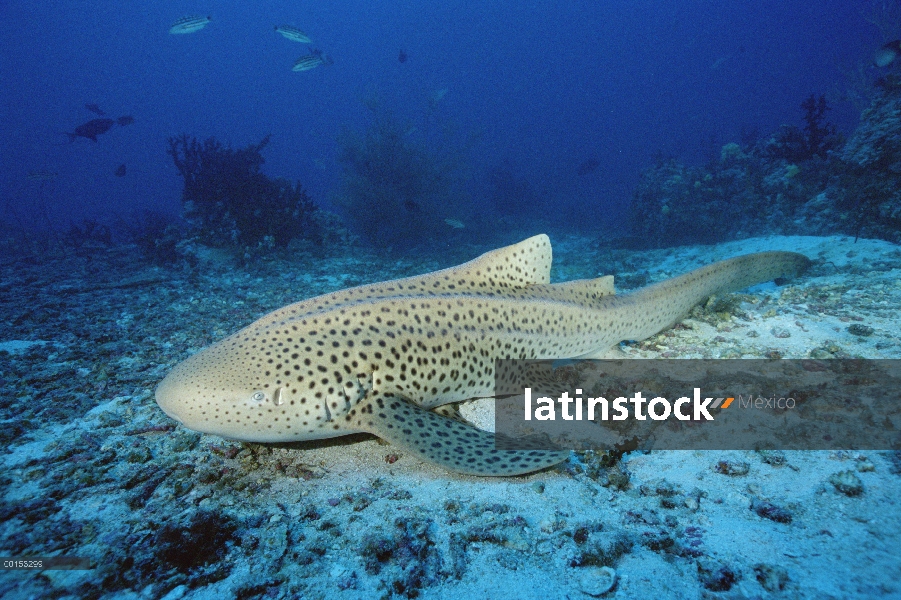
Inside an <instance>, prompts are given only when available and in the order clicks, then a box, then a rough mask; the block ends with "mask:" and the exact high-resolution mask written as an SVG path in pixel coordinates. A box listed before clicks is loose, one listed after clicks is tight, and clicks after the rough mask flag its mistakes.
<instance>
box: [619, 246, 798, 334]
mask: <svg viewBox="0 0 901 600" xmlns="http://www.w3.org/2000/svg"><path fill="white" fill-rule="evenodd" d="M810 264H811V261H810V259H809V258H807V257H806V256H804V255H803V254H798V253H797V252H758V253H756V254H745V255H743V256H736V257H735V258H730V259H727V260H721V261H719V262H715V263H713V264H711V265H707V266H706V267H701V268H700V269H695V270H694V271H690V272H688V273H686V274H684V275H680V276H679V277H674V278H672V279H667V280H666V281H662V282H660V283H657V284H654V285H651V286H648V287H646V288H643V289H641V290H638V291H637V292H635V293H633V294H629V295H627V296H622V297H621V299H622V300H623V301H624V302H623V303H624V305H628V304H632V303H636V304H638V303H640V304H642V305H643V307H644V309H643V311H642V313H641V314H640V315H636V316H635V318H634V319H633V320H632V321H631V322H630V327H631V329H630V330H628V331H624V332H623V333H624V334H625V335H626V337H625V338H624V339H632V340H643V339H645V338H647V337H649V336H651V335H654V334H655V333H657V332H659V331H661V330H663V329H665V328H667V327H669V326H670V325H672V324H673V323H676V322H677V321H678V320H679V319H681V318H683V317H684V316H685V315H686V314H688V311H689V310H691V308H692V307H693V306H695V305H696V304H698V303H699V302H701V301H702V300H704V299H705V298H708V297H709V296H712V295H714V294H725V293H729V292H736V291H738V290H741V289H744V288H746V287H749V286H752V285H757V284H759V283H765V282H767V281H774V280H782V279H790V278H793V277H796V276H798V275H800V274H801V273H803V272H804V271H806V270H807V268H808V267H809V266H810ZM654 300H656V301H654ZM624 308H627V306H624Z"/></svg>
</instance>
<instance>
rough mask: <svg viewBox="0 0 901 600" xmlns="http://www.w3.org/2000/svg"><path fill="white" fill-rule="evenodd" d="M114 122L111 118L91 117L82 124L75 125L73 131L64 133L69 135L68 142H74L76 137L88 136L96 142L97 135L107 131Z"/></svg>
mask: <svg viewBox="0 0 901 600" xmlns="http://www.w3.org/2000/svg"><path fill="white" fill-rule="evenodd" d="M114 124H115V121H113V120H112V119H91V120H90V121H88V122H87V123H85V124H84V125H79V126H78V127H76V128H75V131H74V132H72V133H66V135H67V136H69V141H70V142H74V141H75V138H77V137H83V138H88V139H89V140H91V141H92V142H96V141H97V136H98V135H100V134H101V133H106V132H107V131H109V128H110V127H112V126H113V125H114Z"/></svg>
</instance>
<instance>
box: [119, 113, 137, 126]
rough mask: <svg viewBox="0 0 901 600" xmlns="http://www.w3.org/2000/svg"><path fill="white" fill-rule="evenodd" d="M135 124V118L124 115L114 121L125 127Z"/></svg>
mask: <svg viewBox="0 0 901 600" xmlns="http://www.w3.org/2000/svg"><path fill="white" fill-rule="evenodd" d="M134 122H135V118H134V117H133V116H131V115H125V116H124V117H119V118H118V119H116V123H118V124H119V125H121V126H123V127H125V126H126V125H131V124H132V123H134Z"/></svg>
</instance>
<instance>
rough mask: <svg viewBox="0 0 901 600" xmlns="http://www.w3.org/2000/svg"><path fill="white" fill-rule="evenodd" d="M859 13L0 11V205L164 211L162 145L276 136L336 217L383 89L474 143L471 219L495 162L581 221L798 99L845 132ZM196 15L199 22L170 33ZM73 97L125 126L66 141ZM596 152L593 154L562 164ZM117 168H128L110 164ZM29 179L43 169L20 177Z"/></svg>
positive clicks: (331, 6)
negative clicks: (346, 166)
mask: <svg viewBox="0 0 901 600" xmlns="http://www.w3.org/2000/svg"><path fill="white" fill-rule="evenodd" d="M439 4H440V6H439ZM868 5H869V3H867V2H848V1H845V0H825V1H819V2H785V1H779V0H766V1H756V2H729V3H721V2H711V1H699V0H693V1H685V2H678V3H661V2H649V1H647V0H642V1H636V2H596V1H592V2H585V1H573V2H547V1H537V2H535V1H532V2H490V1H489V2H481V3H473V2H455V1H449V2H442V3H423V2H384V1H378V0H376V1H367V2H348V1H343V2H342V1H335V2H321V3H298V2H267V1H263V2H253V3H243V2H242V3H236V2H220V1H208V2H196V1H191V2H171V3H168V2H167V3H149V4H148V3H137V2H132V3H123V2H111V1H108V0H98V1H94V2H89V3H88V2H72V1H67V0H60V1H59V2H53V3H35V2H23V1H19V0H13V1H9V2H4V3H3V4H2V8H0V14H2V19H0V32H2V33H0V36H2V38H0V39H2V47H3V60H2V61H0V90H2V92H0V93H2V102H0V107H2V108H0V110H2V111H3V112H2V116H0V122H2V124H3V127H2V135H3V143H2V147H0V162H2V165H3V168H2V171H0V185H2V194H3V199H4V202H6V201H7V200H11V201H12V202H13V203H14V204H15V205H16V206H18V207H19V210H20V211H22V212H24V213H28V212H29V211H30V210H31V208H32V207H33V206H35V205H36V203H37V202H38V201H44V202H46V203H47V204H48V205H49V212H50V218H51V221H52V224H53V226H54V227H60V228H61V227H65V226H67V225H68V223H69V222H70V221H78V220H80V219H83V218H97V219H101V220H107V221H113V220H115V218H116V217H117V216H123V217H124V216H126V215H128V214H130V213H131V212H133V211H134V210H135V209H140V208H153V209H156V210H161V211H166V212H171V213H173V214H177V213H178V212H179V211H180V197H181V187H182V181H181V179H180V178H179V176H178V172H177V171H176V169H175V168H174V166H173V165H172V161H171V159H170V158H169V157H168V156H167V155H166V138H167V137H168V136H172V135H177V134H181V133H187V134H189V135H193V136H197V137H198V138H206V137H209V136H215V137H216V138H218V139H220V140H222V141H224V142H228V143H230V144H232V145H233V146H234V147H242V146H245V145H247V144H250V143H256V142H258V141H259V140H260V139H261V138H262V137H263V136H264V135H266V134H269V133H271V134H272V141H271V143H270V144H269V146H268V147H267V148H266V150H265V152H264V155H265V157H266V165H265V170H266V173H267V174H269V175H270V176H273V177H275V176H278V177H287V178H290V179H296V180H299V181H301V182H302V183H303V185H304V186H305V187H306V189H307V190H308V192H309V194H310V196H311V197H312V198H313V199H314V200H315V201H316V202H317V203H318V204H319V205H320V206H323V207H326V208H329V207H330V206H332V198H333V197H334V194H335V193H336V190H337V189H338V187H339V185H340V173H341V170H340V165H339V164H338V162H337V160H336V156H337V150H338V146H337V138H338V136H339V135H340V133H341V131H342V129H349V130H352V131H358V132H362V131H364V130H365V127H366V126H367V123H368V121H367V119H368V110H367V108H366V106H365V105H364V100H367V99H372V98H378V99H379V101H380V102H381V103H382V105H383V106H389V107H391V108H392V110H393V111H394V112H395V113H396V114H397V115H398V116H400V117H401V118H403V119H408V120H409V122H411V123H413V124H414V125H416V124H418V129H419V130H420V134H426V135H427V134H429V127H430V126H432V127H437V125H435V123H438V124H440V126H441V127H444V128H452V129H453V131H454V139H456V140H461V141H460V144H461V146H464V145H465V144H468V145H465V149H466V150H465V155H466V156H465V158H466V161H465V169H466V181H467V184H466V185H467V193H468V194H469V195H470V197H471V198H472V202H473V203H474V205H475V210H476V211H478V210H479V209H480V202H484V198H485V197H486V196H487V194H488V193H489V190H488V189H487V188H488V183H487V175H488V173H489V172H490V171H491V169H495V168H498V167H499V166H503V167H504V168H506V169H507V170H509V171H511V172H512V173H514V174H515V175H516V176H517V177H520V178H522V179H523V180H525V181H527V182H528V184H529V185H530V186H531V187H532V189H533V190H534V191H535V193H536V195H538V196H540V197H541V198H542V199H543V200H544V201H545V202H546V203H548V204H549V205H550V206H553V207H555V209H559V211H560V214H561V215H566V214H569V213H570V212H572V214H580V215H582V217H580V218H579V219H578V222H573V224H572V225H573V227H574V228H576V227H581V228H583V229H586V228H587V229H590V228H591V227H595V226H597V223H598V222H599V221H600V220H601V219H608V220H609V219H615V218H616V217H617V215H620V214H622V211H623V210H624V208H625V207H626V206H627V205H628V203H629V201H630V198H631V195H632V191H633V189H634V186H635V184H636V182H637V180H638V176H639V174H640V172H641V171H642V169H644V168H646V167H648V166H649V165H650V164H651V163H652V161H653V158H654V156H655V155H658V154H660V153H662V154H665V155H672V156H676V157H679V158H680V159H681V160H683V161H687V162H695V163H700V162H703V161H705V160H706V159H707V158H709V157H710V156H713V155H717V154H718V149H719V147H720V146H722V144H724V143H726V142H729V141H735V140H737V139H738V137H739V136H740V134H741V132H742V131H750V130H757V131H760V132H762V133H767V132H771V131H773V130H774V129H776V128H777V127H778V126H779V125H780V124H783V123H794V124H800V120H801V110H800V108H799V105H800V103H801V101H802V100H803V99H804V98H806V97H807V96H808V95H809V94H811V93H816V94H821V93H822V94H827V95H828V96H829V98H830V103H831V106H832V107H833V109H832V111H831V112H830V119H831V121H832V122H834V123H836V124H837V125H838V127H839V130H841V131H845V132H849V131H850V130H851V129H852V128H853V126H854V124H855V123H856V120H857V116H858V110H857V109H855V107H853V106H852V105H851V104H849V103H847V102H843V101H841V95H842V92H843V90H845V89H846V88H847V80H846V77H845V76H844V75H843V71H851V70H853V69H854V68H856V65H859V64H865V63H866V62H868V61H869V60H870V59H871V57H872V53H873V51H874V49H875V48H877V47H878V46H879V45H881V44H882V43H883V41H885V40H884V39H883V38H882V36H881V34H880V31H879V29H877V28H876V27H874V26H873V25H872V24H871V23H869V22H868V21H867V20H866V19H865V18H863V16H862V11H864V10H865V9H866V7H867V6H868ZM192 14H198V15H207V14H208V15H211V16H212V19H213V20H212V23H210V24H209V25H208V26H207V27H206V28H205V29H203V30H201V31H198V32H196V33H192V34H188V35H170V34H169V33H168V29H169V27H170V26H171V25H172V24H173V23H174V22H175V21H176V20H177V19H178V18H180V17H182V16H184V15H192ZM275 24H293V25H295V26H297V27H299V28H301V29H302V30H304V31H305V32H306V33H307V34H308V35H309V36H310V37H311V38H312V39H313V41H314V42H315V43H314V46H315V47H317V48H320V49H321V50H323V51H324V52H327V53H328V54H329V55H331V56H332V57H333V59H334V65H332V66H329V67H326V66H323V67H319V68H316V69H314V70H312V71H309V72H303V73H295V72H292V71H291V66H292V64H293V62H294V60H295V59H297V58H298V57H299V56H301V55H303V54H304V53H306V51H307V47H306V46H305V45H302V44H298V43H295V42H291V41H289V40H286V39H284V38H282V37H281V36H280V35H278V34H277V33H276V32H274V31H273V26H274V25H275ZM401 49H403V50H404V51H405V52H406V53H407V55H408V60H407V61H406V62H404V63H401V62H399V60H398V53H399V51H400V50H401ZM444 89H446V90H447V92H446V95H445V96H444V97H443V98H442V99H441V100H440V101H439V102H437V103H434V102H433V103H432V104H433V106H430V99H431V98H433V95H434V94H435V93H436V92H438V91H439V90H444ZM87 103H97V104H98V105H99V106H100V107H101V108H102V109H103V110H104V111H106V112H107V113H108V114H109V115H110V116H112V117H113V118H116V117H118V116H121V115H133V116H134V117H135V122H134V124H133V125H129V126H127V127H118V126H116V127H113V128H112V129H111V130H110V131H108V132H107V133H105V134H103V135H101V136H100V138H99V140H98V142H97V143H92V142H91V141H90V140H87V139H84V138H79V139H77V140H75V141H74V142H73V143H68V140H67V138H66V136H64V135H62V133H63V132H67V131H72V130H73V129H74V128H75V127H76V126H78V125H80V124H82V123H84V122H87V121H89V120H90V119H92V118H95V115H93V114H92V113H90V112H88V111H87V110H85V108H84V105H85V104H87ZM430 124H431V125H430ZM432 133H434V132H432ZM442 139H443V138H442ZM438 140H439V136H434V139H433V143H439V141H438ZM464 142H465V144H464ZM442 143H443V142H442ZM592 158H593V159H596V160H597V161H598V162H599V166H598V167H597V168H596V169H595V170H594V171H593V172H591V173H589V174H587V175H583V176H579V175H577V169H578V167H579V166H580V165H581V164H583V163H584V162H585V161H586V160H588V159H592ZM120 164H126V165H127V168H128V170H127V175H126V176H125V177H116V176H115V175H114V172H115V170H116V167H117V166H118V165H120ZM36 170H44V171H52V172H56V173H58V177H57V178H56V179H55V180H53V181H49V182H46V183H44V184H41V183H40V182H36V181H33V180H29V179H28V178H27V174H28V173H29V172H30V171H36ZM585 214H588V215H589V216H591V215H594V216H597V220H594V219H588V220H586V219H585V218H584V215H585ZM33 222H34V223H38V222H39V221H37V220H34V221H33Z"/></svg>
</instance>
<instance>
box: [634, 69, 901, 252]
mask: <svg viewBox="0 0 901 600" xmlns="http://www.w3.org/2000/svg"><path fill="white" fill-rule="evenodd" d="M801 108H802V109H803V111H804V123H805V124H804V126H803V128H801V127H796V126H783V127H782V128H780V129H779V130H778V131H777V132H775V133H773V134H772V135H770V136H769V137H767V138H764V139H762V140H759V141H756V142H753V143H746V144H744V145H740V144H737V143H729V144H726V145H725V146H723V147H722V150H721V152H720V156H719V157H718V159H716V160H713V161H711V162H710V163H708V164H707V165H705V166H702V167H692V166H686V165H684V164H681V163H679V162H678V161H676V160H675V159H661V160H658V162H657V164H655V165H654V166H653V167H651V168H650V169H648V170H646V171H645V172H644V174H643V175H642V178H641V182H640V183H639V185H638V187H637V189H636V191H635V195H634V198H633V203H632V207H631V212H630V221H631V225H632V229H633V234H634V235H636V236H638V237H640V238H641V239H643V240H644V243H645V244H647V245H648V246H650V247H665V246H671V245H673V244H689V243H706V244H710V243H716V242H719V241H723V240H727V239H741V238H746V237H751V236H756V235H761V234H807V235H810V234H834V233H843V234H849V235H853V236H855V237H856V236H865V237H872V238H881V239H885V240H889V241H894V242H898V241H899V240H901V78H899V77H898V76H888V77H885V78H884V79H882V80H880V82H878V87H877V89H876V91H875V93H874V97H873V100H872V103H871V105H870V107H869V108H867V109H866V110H865V111H864V112H863V114H862V115H861V121H860V124H859V125H858V127H857V129H856V130H855V131H854V132H853V133H852V135H851V136H850V137H849V139H848V140H847V141H845V140H844V139H843V138H842V137H841V136H840V135H839V134H837V133H836V130H835V127H834V126H833V125H832V124H830V123H829V122H828V121H827V117H826V114H827V111H828V108H829V107H828V105H827V103H826V100H825V98H824V97H822V96H820V97H819V98H817V97H815V96H810V97H809V98H807V99H806V100H805V101H804V102H803V103H802V105H801Z"/></svg>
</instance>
